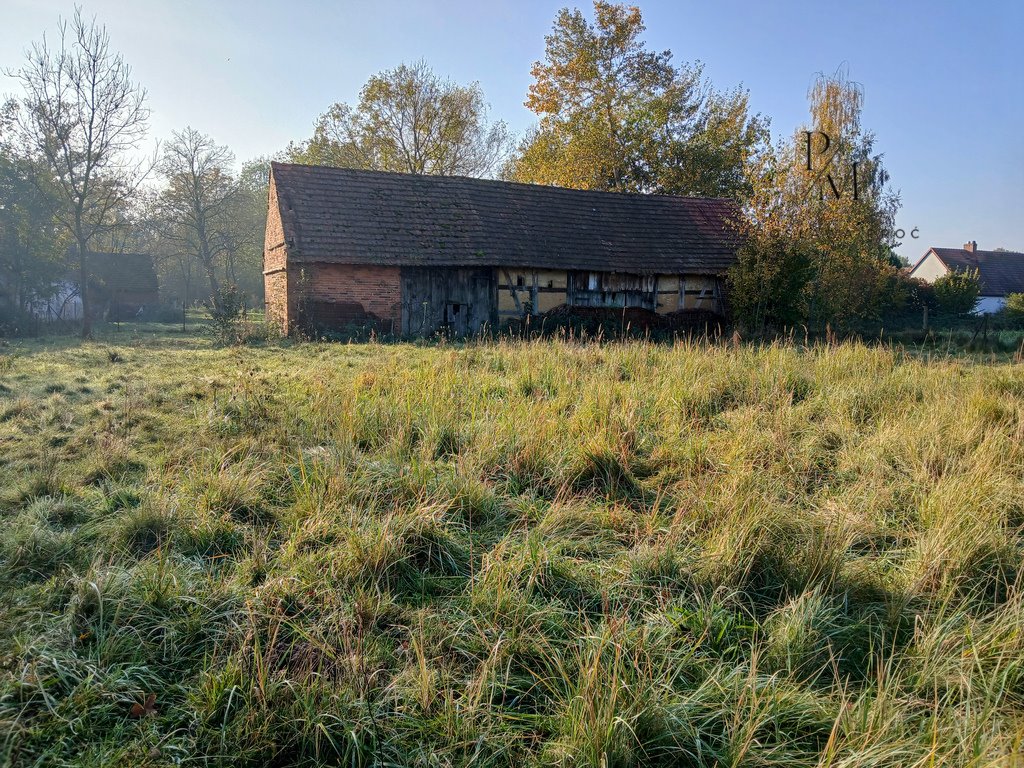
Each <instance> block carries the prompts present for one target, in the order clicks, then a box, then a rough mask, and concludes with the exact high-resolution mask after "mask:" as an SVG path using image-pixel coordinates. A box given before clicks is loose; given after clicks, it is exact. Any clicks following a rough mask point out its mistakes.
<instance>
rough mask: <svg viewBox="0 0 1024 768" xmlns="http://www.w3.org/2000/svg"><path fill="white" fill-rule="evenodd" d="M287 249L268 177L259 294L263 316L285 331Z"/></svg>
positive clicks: (287, 318) (273, 187)
mask: <svg viewBox="0 0 1024 768" xmlns="http://www.w3.org/2000/svg"><path fill="white" fill-rule="evenodd" d="M286 268H287V249H286V247H285V242H284V225H283V224H282V223H281V209H280V208H279V207H278V202H277V187H276V185H275V183H274V177H273V175H271V177H270V199H269V202H268V207H267V228H266V230H265V232H264V236H263V294H264V304H265V307H266V312H267V318H268V319H269V320H271V321H273V322H275V323H277V324H278V325H280V326H281V329H282V330H283V331H285V332H287V331H288V330H289V324H290V323H291V322H292V319H291V316H292V314H293V313H292V312H290V311H289V309H290V308H289V301H288V277H287V272H286Z"/></svg>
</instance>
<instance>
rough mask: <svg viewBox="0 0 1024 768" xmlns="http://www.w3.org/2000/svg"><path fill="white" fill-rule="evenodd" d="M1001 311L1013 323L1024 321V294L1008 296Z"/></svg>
mask: <svg viewBox="0 0 1024 768" xmlns="http://www.w3.org/2000/svg"><path fill="white" fill-rule="evenodd" d="M1003 311H1004V312H1005V313H1006V316H1007V317H1009V318H1010V319H1011V320H1013V321H1014V322H1017V323H1019V322H1021V321H1024V293H1011V294H1008V295H1007V297H1006V306H1005V307H1004V310H1003Z"/></svg>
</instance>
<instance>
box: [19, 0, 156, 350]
mask: <svg viewBox="0 0 1024 768" xmlns="http://www.w3.org/2000/svg"><path fill="white" fill-rule="evenodd" d="M58 29H59V34H58V42H57V44H56V45H55V46H51V45H50V43H49V42H48V41H47V40H46V38H45V37H44V38H43V41H42V42H41V43H36V44H34V45H33V46H32V48H31V49H30V50H29V52H28V54H27V56H26V62H25V65H24V66H23V67H22V68H21V69H19V70H18V71H17V72H14V73H10V74H11V75H12V76H13V77H14V78H16V79H17V80H19V81H20V82H21V85H22V87H23V89H24V92H25V94H24V97H23V99H22V109H21V110H20V111H19V115H20V117H19V125H20V128H21V133H22V137H23V138H24V140H25V142H26V144H27V146H28V147H29V149H30V151H31V152H32V153H33V154H34V156H35V157H37V158H38V159H39V160H40V161H42V162H44V163H45V164H46V165H47V167H48V169H49V176H50V178H49V181H50V182H51V183H48V184H47V185H46V186H45V187H44V188H42V189H43V190H44V191H45V192H46V193H47V194H48V195H50V196H51V197H50V199H51V203H52V208H53V213H54V216H55V217H56V220H57V221H58V222H59V223H60V224H61V226H62V227H64V228H65V229H66V230H67V232H68V233H69V235H70V236H71V238H72V239H73V240H74V243H75V245H76V246H77V252H78V273H79V290H80V292H81V299H82V311H83V317H84V320H83V323H82V337H83V338H88V337H89V336H90V335H91V333H92V324H91V302H90V298H89V292H88V290H87V286H88V279H87V277H88V273H87V266H86V253H87V251H88V250H89V246H90V243H91V242H92V241H93V240H94V239H96V238H97V237H100V236H102V235H103V234H104V233H106V232H109V231H110V230H111V229H112V228H114V227H116V226H118V225H119V224H120V222H119V220H118V211H119V209H121V208H123V207H124V206H125V204H126V203H127V201H128V200H129V199H130V198H131V197H132V195H133V194H134V193H135V191H136V189H137V188H138V186H139V184H141V182H142V180H143V179H144V178H145V176H146V174H147V172H148V170H149V166H148V165H147V163H146V161H145V160H144V159H139V157H138V154H137V152H136V150H137V149H138V147H139V144H140V142H141V141H142V139H143V137H144V136H145V133H146V128H147V120H148V117H149V110H148V109H147V108H146V105H145V102H146V92H145V90H144V89H142V88H141V87H140V86H139V85H138V84H137V83H136V82H135V81H134V80H133V79H132V77H131V68H130V67H129V66H128V65H127V64H126V63H125V61H124V59H123V58H122V57H121V55H120V54H118V53H115V52H114V51H112V50H111V48H110V37H109V35H108V34H107V31H106V28H105V27H102V26H97V24H96V21H95V20H94V19H93V20H86V19H85V18H84V17H83V15H82V11H81V9H76V10H75V14H74V17H73V18H72V20H71V22H70V24H68V23H67V22H64V21H61V22H60V24H59V27H58Z"/></svg>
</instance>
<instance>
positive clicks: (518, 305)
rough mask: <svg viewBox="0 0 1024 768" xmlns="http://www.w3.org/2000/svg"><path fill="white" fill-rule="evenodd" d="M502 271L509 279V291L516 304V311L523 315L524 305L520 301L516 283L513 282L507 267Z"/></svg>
mask: <svg viewBox="0 0 1024 768" xmlns="http://www.w3.org/2000/svg"><path fill="white" fill-rule="evenodd" d="M502 272H504V273H505V279H506V280H507V281H508V290H509V293H511V294H512V301H513V303H514V304H515V305H516V311H517V312H518V313H519V314H520V315H522V314H523V305H522V304H521V303H520V301H519V294H518V293H516V287H515V285H513V284H512V275H511V274H509V271H508V270H507V269H503V270H502Z"/></svg>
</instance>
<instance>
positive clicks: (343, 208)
mask: <svg viewBox="0 0 1024 768" xmlns="http://www.w3.org/2000/svg"><path fill="white" fill-rule="evenodd" d="M271 174H272V176H273V181H274V185H275V188H276V191H277V196H278V206H279V208H280V211H281V219H282V224H283V228H284V236H285V241H286V243H287V247H288V258H289V259H290V260H295V261H307V262H334V263H343V264H381V265H396V266H431V265H460V266H498V265H502V266H509V267H515V266H519V267H550V268H555V269H592V270H607V271H623V272H625V271H628V272H638V273H677V272H680V273H685V272H691V273H716V272H720V271H722V270H724V269H725V268H727V267H728V266H729V265H730V264H732V262H733V261H734V260H735V251H736V244H737V238H736V236H735V235H734V233H733V231H732V230H731V229H730V227H729V221H730V219H731V218H732V217H733V216H734V215H735V214H736V212H737V208H736V206H735V204H733V203H732V202H731V201H728V200H721V199H711V198H692V197H670V196H665V195H639V194H619V193H611V192H592V191H584V190H574V189H562V188H558V187H547V186H539V185H535V184H515V183H510V182H504V181H491V180H488V179H470V178H463V177H457V176H418V175H411V174H402V173H382V172H378V171H362V170H352V169H347V168H326V167H321V166H307V165H292V164H286V163H272V164H271Z"/></svg>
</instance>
